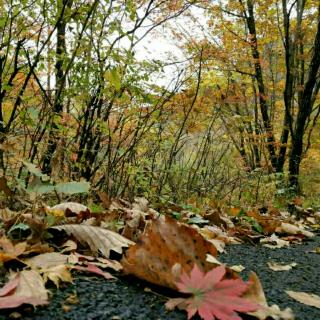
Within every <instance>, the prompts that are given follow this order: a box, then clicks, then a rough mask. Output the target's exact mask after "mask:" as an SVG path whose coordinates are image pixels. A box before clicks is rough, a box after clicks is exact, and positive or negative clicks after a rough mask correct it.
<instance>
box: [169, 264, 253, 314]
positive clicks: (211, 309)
mask: <svg viewBox="0 0 320 320" xmlns="http://www.w3.org/2000/svg"><path fill="white" fill-rule="evenodd" d="M225 273H226V268H225V266H219V267H216V268H214V269H212V270H211V271H209V272H207V273H204V272H202V271H201V270H200V268H199V267H198V266H197V265H196V264H195V265H194V267H193V269H192V271H191V273H190V276H188V275H187V274H186V273H183V274H182V276H181V278H180V281H179V282H177V283H176V285H177V287H178V289H179V291H180V292H182V293H187V294H191V296H190V297H188V298H177V299H170V300H169V301H168V302H167V303H166V307H167V308H168V309H173V308H174V307H176V306H177V307H178V308H179V309H185V310H186V311H187V312H188V319H190V318H191V317H193V316H194V315H195V314H196V313H197V312H198V313H199V315H200V317H201V318H202V319H204V320H215V319H220V320H241V318H240V317H239V316H238V315H237V313H236V311H239V312H249V311H255V310H257V309H258V308H259V305H257V304H255V303H252V302H251V301H249V300H247V299H244V298H242V297H241V295H242V294H244V293H245V292H246V290H247V289H248V284H247V283H245V282H244V281H243V280H242V279H227V280H224V279H223V278H224V276H225Z"/></svg>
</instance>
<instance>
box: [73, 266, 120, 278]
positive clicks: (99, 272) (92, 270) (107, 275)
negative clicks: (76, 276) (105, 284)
mask: <svg viewBox="0 0 320 320" xmlns="http://www.w3.org/2000/svg"><path fill="white" fill-rule="evenodd" d="M72 269H75V270H79V271H85V272H90V273H94V274H97V275H99V276H103V277H104V278H106V279H107V280H110V279H115V277H114V276H113V275H112V274H110V273H109V272H105V271H102V270H101V269H100V268H98V267H97V266H95V265H94V264H92V263H87V264H86V266H72Z"/></svg>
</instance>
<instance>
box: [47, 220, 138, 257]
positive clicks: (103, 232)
mask: <svg viewBox="0 0 320 320" xmlns="http://www.w3.org/2000/svg"><path fill="white" fill-rule="evenodd" d="M53 229H57V230H60V231H61V230H63V231H65V232H66V233H67V234H68V235H73V236H74V237H75V238H76V239H77V240H78V241H79V242H80V243H82V244H84V243H85V244H87V245H88V246H89V247H90V249H91V250H92V252H93V253H98V252H101V253H102V254H103V256H104V257H106V258H108V257H109V255H110V250H113V251H115V252H117V253H119V254H121V253H122V248H123V247H128V246H129V245H131V244H134V242H132V241H130V240H129V239H126V238H125V237H123V236H121V235H120V234H118V233H116V232H113V231H110V230H107V229H104V228H101V227H95V226H87V225H82V224H67V225H60V226H56V227H53Z"/></svg>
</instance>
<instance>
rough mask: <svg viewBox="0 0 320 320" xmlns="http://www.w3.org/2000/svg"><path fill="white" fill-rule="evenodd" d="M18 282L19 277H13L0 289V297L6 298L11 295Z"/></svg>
mask: <svg viewBox="0 0 320 320" xmlns="http://www.w3.org/2000/svg"><path fill="white" fill-rule="evenodd" d="M19 282H20V277H14V278H13V279H12V280H11V281H9V282H7V283H6V284H5V285H4V287H2V288H1V289H0V297H3V296H6V295H8V294H10V293H11V291H13V290H14V289H16V287H17V286H18V284H19Z"/></svg>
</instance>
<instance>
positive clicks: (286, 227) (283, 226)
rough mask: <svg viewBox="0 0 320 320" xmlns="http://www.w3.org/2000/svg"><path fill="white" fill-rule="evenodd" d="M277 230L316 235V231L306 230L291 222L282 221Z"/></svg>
mask: <svg viewBox="0 0 320 320" xmlns="http://www.w3.org/2000/svg"><path fill="white" fill-rule="evenodd" d="M276 232H282V233H288V234H303V235H305V236H306V237H309V238H312V237H314V233H312V232H310V231H307V230H304V229H303V228H302V227H297V226H295V225H293V224H291V223H285V222H282V223H281V225H280V227H278V228H277V229H276Z"/></svg>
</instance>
